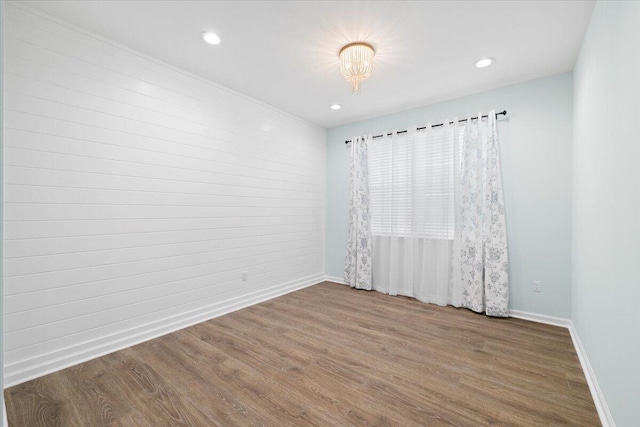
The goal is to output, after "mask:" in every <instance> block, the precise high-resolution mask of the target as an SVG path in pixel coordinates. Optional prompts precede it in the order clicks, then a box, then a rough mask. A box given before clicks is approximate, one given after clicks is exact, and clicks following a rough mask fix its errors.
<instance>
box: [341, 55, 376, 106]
mask: <svg viewBox="0 0 640 427" xmlns="http://www.w3.org/2000/svg"><path fill="white" fill-rule="evenodd" d="M374 54H375V51H374V50H373V47H371V45H370V44H367V43H362V42H357V43H350V44H348V45H346V46H345V47H343V48H342V49H340V71H342V75H343V77H344V78H345V80H346V81H348V82H349V83H351V88H352V89H353V93H354V94H356V95H357V94H359V93H360V84H361V83H362V82H363V81H365V80H366V79H368V78H369V76H371V69H372V68H373V55H374Z"/></svg>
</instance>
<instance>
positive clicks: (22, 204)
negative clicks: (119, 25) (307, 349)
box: [3, 3, 325, 383]
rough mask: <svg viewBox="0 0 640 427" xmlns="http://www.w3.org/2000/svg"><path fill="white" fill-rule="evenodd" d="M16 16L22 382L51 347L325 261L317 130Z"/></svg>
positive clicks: (13, 176)
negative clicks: (243, 278) (242, 278)
mask: <svg viewBox="0 0 640 427" xmlns="http://www.w3.org/2000/svg"><path fill="white" fill-rule="evenodd" d="M6 12H7V19H6V26H5V35H6V50H5V55H6V62H5V65H6V67H5V77H6V80H5V87H4V94H5V104H4V107H5V111H4V113H5V114H4V118H5V123H4V135H5V140H4V142H5V144H4V163H3V169H4V176H5V185H4V227H5V239H6V240H5V242H4V251H5V253H4V256H5V259H4V289H5V317H4V321H5V341H4V344H5V364H6V374H7V375H8V376H10V377H11V380H12V382H14V383H15V382H19V381H20V380H21V374H20V372H29V375H31V376H33V374H34V372H35V373H37V372H38V366H40V365H47V369H49V370H50V369H51V367H52V366H53V367H54V368H55V362H53V363H51V361H48V360H47V355H51V357H52V358H56V357H58V356H59V355H61V354H71V353H73V351H74V349H78V351H80V349H85V348H89V347H90V346H91V343H92V342H96V343H98V342H99V343H100V345H101V346H102V347H105V346H107V347H108V342H109V337H110V336H114V337H115V336H117V337H118V340H119V341H123V340H125V341H126V339H127V338H126V336H125V337H123V334H125V335H126V333H127V332H126V331H135V333H136V334H140V335H144V334H145V332H144V328H152V327H154V326H153V325H155V324H158V322H166V321H167V319H171V318H174V317H176V318H178V317H180V316H183V317H184V316H185V315H187V314H189V313H199V312H206V310H207V308H208V307H213V306H216V307H217V306H219V305H220V303H221V302H224V301H227V300H229V301H234V304H235V305H236V306H241V305H242V298H243V296H244V295H246V296H247V298H248V299H250V298H254V297H253V296H254V295H258V294H260V293H261V292H262V293H264V292H273V291H272V289H275V288H274V287H277V286H278V285H280V284H291V283H296V281H300V282H304V281H305V280H307V278H309V277H315V276H317V275H319V274H321V273H322V272H323V253H324V249H323V248H324V206H325V132H324V130H323V129H320V128H318V127H315V126H313V125H311V124H308V123H306V122H303V121H301V120H299V119H296V118H294V117H291V116H288V115H287V114H284V113H282V112H279V111H277V110H274V109H273V108H270V107H268V106H265V105H263V104H261V103H259V102H256V101H253V100H250V99H248V98H246V97H244V96H242V95H239V94H236V93H233V92H231V91H229V90H227V89H225V88H221V87H218V86H216V85H214V84H211V83H208V82H206V81H204V80H202V79H199V78H197V77H195V76H191V75H189V74H187V73H185V72H182V71H180V70H178V69H175V68H173V67H170V66H167V65H165V64H162V63H159V62H158V61H156V60H154V59H152V58H148V57H145V56H144V55H141V54H138V53H136V52H133V51H130V50H128V49H127V48H124V47H122V46H118V45H116V44H114V43H111V42H110V41H108V40H104V39H101V38H100V37H98V36H94V35H91V34H88V33H85V32H83V31H81V30H78V29H76V28H73V27H71V26H69V25H66V24H64V23H60V22H58V21H56V20H54V19H51V18H49V17H46V16H43V15H41V14H39V13H36V12H33V11H31V10H30V9H28V8H25V7H24V6H22V5H19V4H13V3H8V6H7V10H6ZM243 272H246V273H247V275H248V280H247V281H246V282H243V281H242V280H241V277H242V273H243ZM305 283H306V282H305ZM288 286H290V285H288ZM61 363H62V362H61Z"/></svg>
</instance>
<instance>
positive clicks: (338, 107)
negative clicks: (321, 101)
mask: <svg viewBox="0 0 640 427" xmlns="http://www.w3.org/2000/svg"><path fill="white" fill-rule="evenodd" d="M329 108H331V109H332V110H339V109H341V108H342V106H341V105H340V104H331V105H330V106H329Z"/></svg>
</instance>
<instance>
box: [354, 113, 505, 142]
mask: <svg viewBox="0 0 640 427" xmlns="http://www.w3.org/2000/svg"><path fill="white" fill-rule="evenodd" d="M506 115H507V110H502V111H500V112H499V113H496V118H498V116H506ZM480 117H481V118H483V119H484V118H485V117H489V116H480ZM477 119H478V117H471V120H477ZM467 120H468V119H460V120H458V123H461V122H466V121H467ZM453 123H454V122H449V124H450V125H452V124H453ZM438 126H444V123H438V124H437V125H431V127H432V128H437V127H438ZM426 128H427V127H426V126H422V127H421V128H416V130H423V129H426ZM396 133H407V130H406V129H405V130H399V131H398V132H396ZM384 135H385V134H381V135H374V136H372V137H371V138H382V137H383V136H384ZM386 135H387V136H391V135H393V132H389V133H388V134H386ZM350 142H351V140H350V139H349V140H348V141H345V142H344V143H345V144H348V143H350Z"/></svg>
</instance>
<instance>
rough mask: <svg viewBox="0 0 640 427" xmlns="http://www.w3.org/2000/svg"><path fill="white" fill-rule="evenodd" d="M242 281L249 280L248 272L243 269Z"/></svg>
mask: <svg viewBox="0 0 640 427" xmlns="http://www.w3.org/2000/svg"><path fill="white" fill-rule="evenodd" d="M242 281H243V282H246V281H247V272H246V271H243V272H242Z"/></svg>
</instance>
